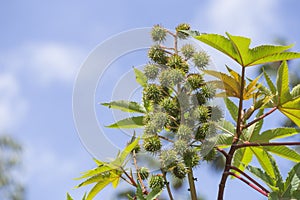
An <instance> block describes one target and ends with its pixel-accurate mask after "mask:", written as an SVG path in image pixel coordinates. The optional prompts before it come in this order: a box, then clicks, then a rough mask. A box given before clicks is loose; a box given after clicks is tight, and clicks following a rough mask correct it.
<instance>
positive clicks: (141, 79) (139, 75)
mask: <svg viewBox="0 0 300 200" xmlns="http://www.w3.org/2000/svg"><path fill="white" fill-rule="evenodd" d="M133 70H134V73H135V78H136V82H138V83H139V84H140V85H141V86H143V87H146V86H147V81H148V79H147V77H146V75H145V74H144V73H143V72H142V71H140V70H138V69H137V68H133Z"/></svg>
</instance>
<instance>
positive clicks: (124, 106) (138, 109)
mask: <svg viewBox="0 0 300 200" xmlns="http://www.w3.org/2000/svg"><path fill="white" fill-rule="evenodd" d="M101 105H103V106H107V107H109V108H113V109H117V110H121V111H124V112H134V113H145V112H146V111H145V109H144V107H143V106H141V105H139V104H138V103H137V102H133V101H124V100H119V101H112V102H110V103H101Z"/></svg>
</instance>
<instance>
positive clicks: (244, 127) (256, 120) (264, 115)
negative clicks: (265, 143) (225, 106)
mask: <svg viewBox="0 0 300 200" xmlns="http://www.w3.org/2000/svg"><path fill="white" fill-rule="evenodd" d="M275 110H277V107H274V108H272V109H271V110H269V111H268V112H266V113H265V114H263V115H261V116H259V117H258V118H256V119H254V120H253V121H251V122H249V123H248V124H246V125H244V126H242V129H246V128H248V127H249V126H251V125H252V124H255V123H256V122H258V121H260V120H262V119H263V118H265V117H267V116H268V115H270V114H271V113H273V112H274V111H275Z"/></svg>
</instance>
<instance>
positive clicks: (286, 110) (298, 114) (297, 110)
mask: <svg viewBox="0 0 300 200" xmlns="http://www.w3.org/2000/svg"><path fill="white" fill-rule="evenodd" d="M278 109H279V110H280V112H282V113H283V114H284V115H285V116H287V117H288V118H289V119H290V120H292V121H293V122H294V123H295V124H296V125H297V126H298V127H300V97H297V98H296V99H294V100H291V101H288V102H286V103H285V104H283V105H281V106H279V107H278Z"/></svg>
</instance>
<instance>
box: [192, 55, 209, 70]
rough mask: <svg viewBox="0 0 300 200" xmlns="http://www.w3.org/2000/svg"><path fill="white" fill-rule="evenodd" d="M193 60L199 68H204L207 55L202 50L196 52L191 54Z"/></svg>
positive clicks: (207, 61)
mask: <svg viewBox="0 0 300 200" xmlns="http://www.w3.org/2000/svg"><path fill="white" fill-rule="evenodd" d="M193 62H194V64H195V66H196V67H198V68H199V69H205V67H206V66H207V65H208V64H209V55H208V54H207V53H206V52H204V51H200V52H196V53H194V55H193Z"/></svg>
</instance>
